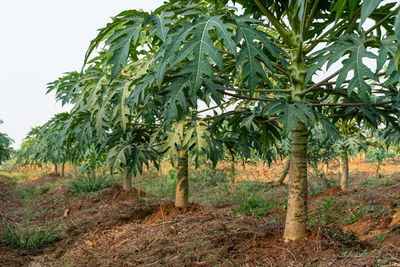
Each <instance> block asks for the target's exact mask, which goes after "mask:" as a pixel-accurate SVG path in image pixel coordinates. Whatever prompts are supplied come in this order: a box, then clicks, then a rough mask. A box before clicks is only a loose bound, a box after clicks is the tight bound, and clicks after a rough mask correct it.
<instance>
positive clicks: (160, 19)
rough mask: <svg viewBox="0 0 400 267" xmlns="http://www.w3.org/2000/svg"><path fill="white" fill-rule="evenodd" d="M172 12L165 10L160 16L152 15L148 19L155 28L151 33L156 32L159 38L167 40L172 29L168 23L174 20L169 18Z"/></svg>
mask: <svg viewBox="0 0 400 267" xmlns="http://www.w3.org/2000/svg"><path fill="white" fill-rule="evenodd" d="M172 14H173V13H172V12H163V13H162V14H161V15H159V16H156V15H152V16H150V17H149V19H148V23H149V24H152V25H153V28H152V29H151V31H150V35H153V34H154V33H155V34H156V36H157V37H158V38H160V39H161V40H162V41H165V39H166V37H167V34H168V31H169V29H170V28H169V27H168V26H167V25H168V24H170V23H172V22H173V20H171V19H168V17H169V16H171V15H172Z"/></svg>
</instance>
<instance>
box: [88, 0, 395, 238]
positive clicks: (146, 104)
mask: <svg viewBox="0 0 400 267" xmlns="http://www.w3.org/2000/svg"><path fill="white" fill-rule="evenodd" d="M233 3H234V4H235V5H237V7H229V6H227V5H228V1H227V0H208V1H200V0H198V1H176V0H171V1H169V2H166V3H165V4H164V5H163V6H161V7H160V8H158V9H157V10H155V11H154V12H151V13H147V12H142V11H135V10H128V11H124V12H122V13H121V14H119V15H117V16H116V17H115V18H113V21H112V22H111V23H109V24H108V25H107V26H106V27H105V28H103V29H101V30H100V32H99V35H98V36H97V37H96V38H95V39H94V40H93V41H92V43H91V45H90V47H89V49H88V53H87V56H86V59H85V62H86V61H87V60H88V59H89V56H90V55H91V53H92V52H93V51H94V50H95V48H96V47H97V46H99V45H100V44H103V45H104V47H105V49H106V54H107V58H108V60H107V62H106V65H108V66H110V67H111V77H110V78H111V79H114V78H115V77H116V76H117V75H118V73H119V72H120V71H121V69H123V67H124V66H126V65H127V64H129V63H130V62H134V61H138V60H140V59H141V57H142V55H149V54H152V55H154V60H153V62H152V63H151V65H150V66H149V69H148V71H147V73H146V75H143V76H142V77H140V78H138V79H137V80H134V81H132V83H131V85H130V86H131V88H132V93H131V94H130V95H129V96H128V97H127V101H129V102H130V103H132V105H131V106H130V108H131V109H136V110H139V109H140V110H142V111H143V113H142V114H143V118H145V119H146V118H148V119H149V121H148V122H151V121H152V120H153V121H154V119H153V117H154V116H146V114H151V113H152V110H154V107H155V106H157V107H158V106H161V107H162V108H163V110H164V112H163V113H162V114H161V116H162V117H163V121H165V123H166V124H168V123H172V122H175V123H176V122H182V121H184V120H185V119H186V117H187V116H188V115H190V112H191V111H192V110H197V106H198V104H199V103H201V102H203V103H205V104H207V105H210V103H212V102H215V103H216V104H217V105H220V104H221V103H222V101H226V100H229V99H236V100H238V101H242V103H246V105H248V110H250V111H251V114H248V115H247V116H242V117H241V118H242V119H243V123H245V124H246V125H251V124H252V123H253V122H254V121H258V122H261V123H260V124H259V125H260V127H257V128H256V129H257V130H258V131H260V132H263V134H264V135H265V136H266V138H265V139H264V142H262V143H263V144H264V145H271V144H272V142H273V138H272V136H273V134H271V133H273V132H274V131H275V132H276V127H279V128H281V129H282V131H283V134H284V135H288V136H290V140H291V161H292V162H291V168H292V170H293V171H291V174H290V182H289V187H290V189H289V197H288V207H287V216H286V226H285V231H284V240H285V241H297V240H303V239H304V237H305V233H306V222H307V140H308V136H309V134H310V130H311V129H312V128H313V127H314V125H315V124H316V122H319V123H321V124H322V125H324V127H325V129H326V132H327V135H335V134H337V129H336V127H335V125H334V124H333V123H332V121H331V120H334V119H337V118H346V117H353V118H354V119H355V120H357V121H359V122H368V123H369V124H371V125H373V126H374V127H378V125H381V124H384V125H391V127H393V128H394V129H395V130H396V131H397V130H398V129H399V127H398V113H399V108H398V107H399V106H398V102H399V99H398V93H399V90H398V83H399V77H400V74H399V68H398V62H399V55H400V52H399V50H398V47H399V38H400V18H399V16H400V15H399V8H398V6H397V2H396V1H380V0H364V1H354V0H328V1H319V0H280V1H272V0H264V1H261V0H253V1H247V0H246V1H244V0H235V1H233ZM366 21H368V23H365V22H366ZM240 112H242V111H238V112H237V113H233V115H232V117H234V115H235V114H236V115H237V114H238V113H240ZM275 132H274V133H275ZM268 134H269V136H268ZM210 136H212V134H210ZM268 140H269V141H268Z"/></svg>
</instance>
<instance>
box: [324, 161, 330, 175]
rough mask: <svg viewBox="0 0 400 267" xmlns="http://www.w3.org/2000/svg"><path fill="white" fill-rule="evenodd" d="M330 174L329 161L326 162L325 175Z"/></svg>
mask: <svg viewBox="0 0 400 267" xmlns="http://www.w3.org/2000/svg"><path fill="white" fill-rule="evenodd" d="M328 174H329V163H328V162H325V164H324V175H325V176H327V175H328Z"/></svg>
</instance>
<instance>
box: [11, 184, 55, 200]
mask: <svg viewBox="0 0 400 267" xmlns="http://www.w3.org/2000/svg"><path fill="white" fill-rule="evenodd" d="M50 188H51V185H50V184H44V185H40V186H34V185H26V184H20V185H17V188H16V190H15V195H16V196H17V197H18V198H19V199H22V200H28V199H31V198H33V197H36V196H41V195H44V194H46V193H47V192H48V191H49V190H50Z"/></svg>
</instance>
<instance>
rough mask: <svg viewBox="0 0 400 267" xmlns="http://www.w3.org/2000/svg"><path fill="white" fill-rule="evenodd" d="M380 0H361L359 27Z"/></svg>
mask: <svg viewBox="0 0 400 267" xmlns="http://www.w3.org/2000/svg"><path fill="white" fill-rule="evenodd" d="M381 1H382V0H363V3H362V5H361V21H360V27H361V26H362V25H363V23H364V21H365V20H366V19H367V18H368V16H369V15H371V13H372V12H374V10H375V9H376V7H377V6H378V5H379V3H380V2H381Z"/></svg>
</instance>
